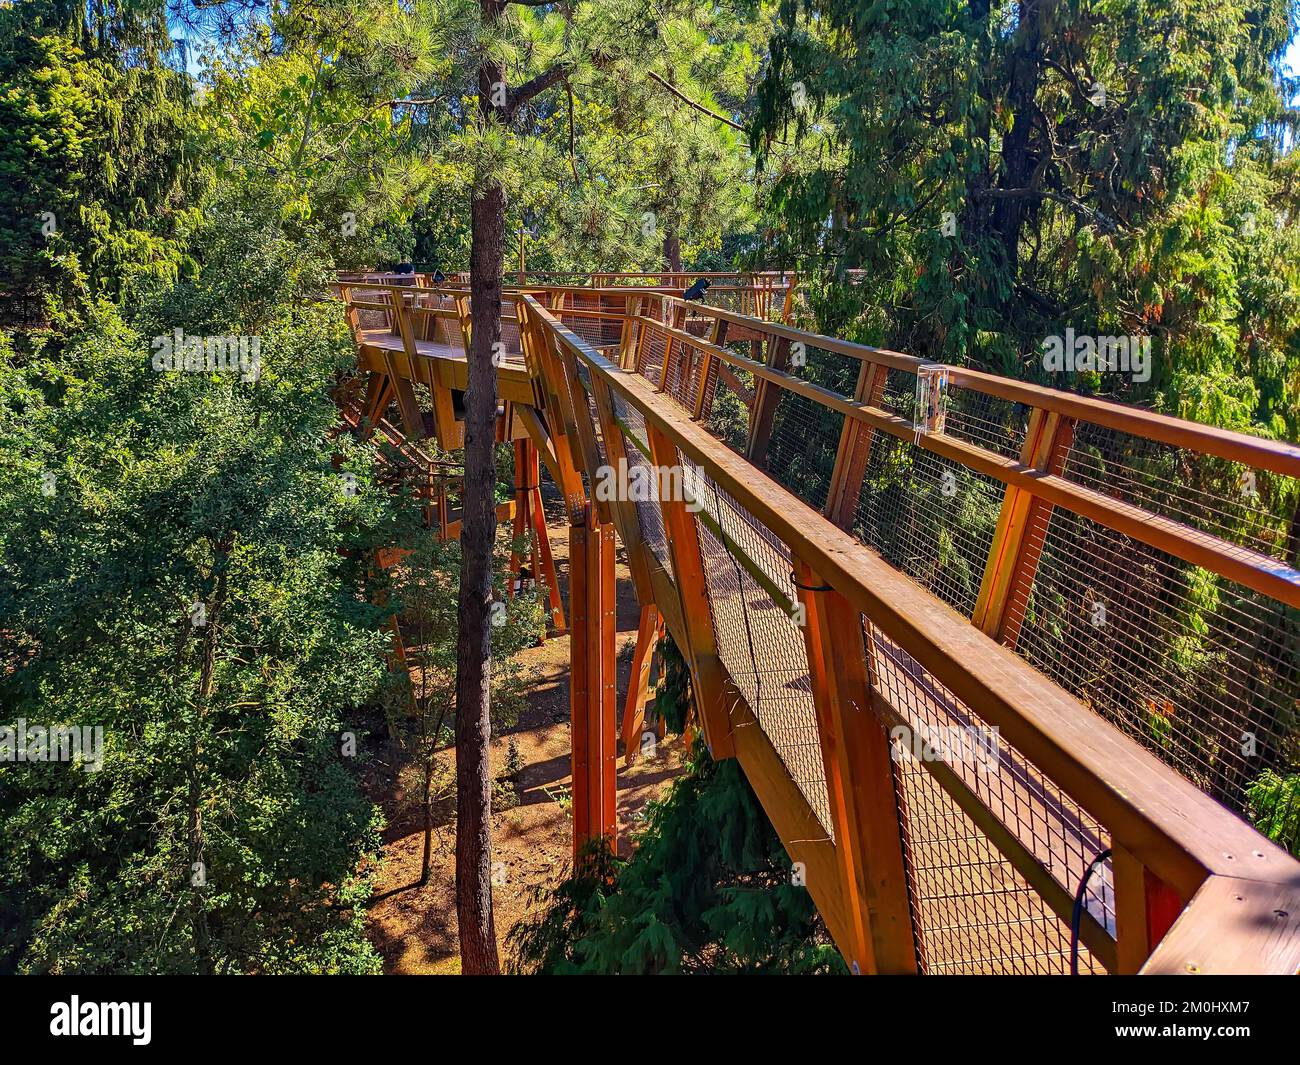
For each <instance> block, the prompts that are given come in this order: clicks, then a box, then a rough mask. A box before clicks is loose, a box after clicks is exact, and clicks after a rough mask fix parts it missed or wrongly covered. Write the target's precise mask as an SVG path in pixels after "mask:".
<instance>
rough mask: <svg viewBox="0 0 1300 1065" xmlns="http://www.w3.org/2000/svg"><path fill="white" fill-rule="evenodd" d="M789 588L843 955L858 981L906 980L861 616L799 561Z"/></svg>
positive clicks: (905, 904) (894, 846) (896, 866)
mask: <svg viewBox="0 0 1300 1065" xmlns="http://www.w3.org/2000/svg"><path fill="white" fill-rule="evenodd" d="M795 585H796V590H797V592H798V595H799V602H800V603H801V604H802V606H803V610H804V619H803V620H804V622H805V624H804V625H803V631H804V642H805V644H806V646H807V648H808V671H809V677H810V679H811V681H812V689H813V703H814V705H815V706H816V710H817V735H818V740H819V742H820V745H821V753H822V765H823V767H824V769H825V773H826V794H827V798H828V800H829V804H830V811H831V821H832V824H833V828H834V831H835V854H836V859H837V862H838V866H839V874H840V880H841V885H840V886H841V892H842V894H843V897H844V899H845V902H846V903H847V907H848V911H849V930H850V935H851V946H850V949H849V954H850V956H849V957H848V958H847V959H846V960H847V961H848V962H849V964H850V967H851V968H852V969H853V970H854V971H855V972H858V973H915V972H916V943H915V939H914V937H913V933H912V911H911V902H910V899H909V897H908V889H907V870H906V867H905V865H904V862H903V844H902V835H901V829H900V825H901V817H900V814H899V810H898V801H897V798H896V796H895V793H894V776H893V767H892V765H891V761H890V749H889V737H888V735H887V734H886V732H885V729H884V726H883V725H882V723H881V722H880V720H879V718H877V716H876V714H875V713H874V711H873V710H872V708H871V684H870V682H869V680H868V676H867V657H866V648H865V646H864V644H863V639H862V616H861V615H860V614H859V613H858V612H857V611H856V610H855V609H854V608H853V607H852V606H851V605H850V604H849V602H848V600H847V599H845V598H844V597H843V596H842V595H840V594H839V593H838V592H836V591H835V590H834V589H832V588H831V587H830V586H829V585H827V584H825V583H824V582H823V581H822V579H821V578H820V577H819V576H818V574H817V573H815V572H814V571H813V570H812V569H811V568H810V567H809V566H808V565H806V564H805V563H804V562H803V561H801V560H799V559H796V560H795Z"/></svg>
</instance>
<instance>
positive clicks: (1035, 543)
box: [971, 408, 1074, 647]
mask: <svg viewBox="0 0 1300 1065" xmlns="http://www.w3.org/2000/svg"><path fill="white" fill-rule="evenodd" d="M1073 439H1074V421H1073V419H1070V418H1067V417H1064V416H1062V415H1060V414H1057V413H1055V412H1053V411H1045V410H1042V409H1041V408H1035V409H1034V412H1033V413H1032V414H1031V415H1030V417H1029V427H1028V429H1027V430H1026V432H1025V442H1024V444H1023V445H1022V446H1021V451H1020V460H1021V461H1022V462H1023V463H1025V464H1026V465H1028V466H1032V467H1033V468H1034V469H1038V470H1043V471H1045V472H1048V473H1053V474H1056V473H1060V472H1061V468H1062V466H1063V465H1064V464H1065V456H1066V455H1067V453H1068V452H1069V450H1070V443H1071V441H1072V440H1073ZM1051 513H1052V504H1051V503H1049V502H1047V501H1046V500H1044V499H1040V498H1038V497H1037V496H1035V495H1033V494H1032V493H1031V492H1028V491H1026V490H1025V489H1023V488H1018V487H1016V486H1015V485H1007V489H1006V492H1005V493H1004V494H1003V496H1002V510H1001V512H1000V513H999V515H998V525H997V530H996V532H995V533H994V534H993V543H992V545H991V546H990V548H989V556H988V560H987V561H986V562H985V564H984V577H983V580H982V581H981V582H980V591H979V596H978V598H977V599H976V601H975V611H974V614H973V615H972V617H971V621H972V623H973V624H975V625H976V626H978V627H979V628H980V629H981V630H983V631H984V632H985V633H987V634H988V635H989V636H992V637H993V638H994V639H995V640H1000V641H1001V642H1002V643H1004V644H1006V645H1007V646H1008V647H1015V645H1016V640H1017V639H1018V638H1019V636H1020V626H1021V624H1022V623H1023V621H1024V618H1023V616H1022V615H1023V608H1024V603H1025V599H1026V598H1027V597H1028V594H1029V589H1030V587H1031V586H1032V585H1033V583H1034V574H1035V573H1037V571H1038V560H1039V557H1040V556H1041V555H1042V552H1043V538H1044V536H1045V530H1046V526H1047V519H1048V518H1049V517H1050V516H1051ZM1017 605H1018V609H1012V608H1013V607H1016V606H1017Z"/></svg>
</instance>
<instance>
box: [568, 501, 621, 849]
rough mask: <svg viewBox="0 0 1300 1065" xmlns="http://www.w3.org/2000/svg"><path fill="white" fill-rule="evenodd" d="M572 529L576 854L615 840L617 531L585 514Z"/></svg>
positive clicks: (571, 706)
mask: <svg viewBox="0 0 1300 1065" xmlns="http://www.w3.org/2000/svg"><path fill="white" fill-rule="evenodd" d="M583 518H584V520H583V522H582V524H576V525H571V526H570V527H569V545H570V547H569V612H570V615H571V616H572V619H573V631H572V634H571V637H570V645H569V646H570V655H571V659H572V665H571V671H570V678H569V713H570V722H571V731H572V752H573V753H572V763H573V854H574V858H575V860H577V859H578V858H579V857H580V855H581V854H582V852H583V851H584V849H585V848H586V847H587V846H588V845H590V844H592V843H594V842H595V841H597V840H600V839H604V840H606V841H607V842H608V844H609V845H610V846H611V847H613V846H614V845H615V837H616V834H617V829H618V826H617V821H616V798H617V790H616V789H617V774H618V764H617V749H616V746H615V743H616V739H617V732H616V728H617V722H616V719H615V713H616V707H615V695H616V689H615V683H616V677H615V672H614V669H615V653H614V652H615V648H614V631H615V621H614V610H615V594H614V592H615V584H614V582H615V574H614V530H613V528H612V527H611V526H609V525H602V524H600V523H598V522H597V521H596V520H595V514H594V510H593V508H592V507H591V506H590V504H588V506H587V507H586V508H585V511H584V515H583Z"/></svg>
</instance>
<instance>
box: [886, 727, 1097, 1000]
mask: <svg viewBox="0 0 1300 1065" xmlns="http://www.w3.org/2000/svg"><path fill="white" fill-rule="evenodd" d="M894 747H895V749H896V750H897V749H898V748H899V744H898V743H897V742H895V744H894ZM894 781H895V790H896V794H897V798H898V805H899V809H900V811H901V814H902V822H903V826H902V827H903V835H904V839H905V841H906V842H905V845H904V848H903V849H904V856H905V861H906V867H907V878H908V891H909V893H910V896H911V899H912V908H913V909H912V912H913V919H914V923H915V929H916V937H917V956H918V960H919V961H920V967H921V971H922V972H925V973H928V974H934V975H979V974H988V975H1051V974H1063V973H1068V972H1069V971H1070V929H1069V926H1068V924H1067V923H1066V922H1064V921H1062V920H1061V919H1060V918H1059V917H1058V916H1057V915H1056V914H1055V913H1053V912H1052V910H1051V909H1050V908H1049V907H1048V906H1047V904H1046V903H1045V902H1044V901H1043V900H1042V898H1041V897H1040V896H1039V895H1038V893H1037V892H1036V891H1035V890H1034V889H1033V888H1032V887H1031V886H1030V885H1029V883H1028V881H1026V880H1025V879H1024V877H1023V876H1021V874H1020V873H1019V872H1018V871H1017V870H1016V868H1015V867H1014V866H1013V865H1012V864H1011V862H1009V861H1008V860H1007V859H1006V858H1005V857H1004V856H1003V855H1002V854H1001V853H1000V852H999V851H998V850H997V848H996V847H995V846H994V845H993V843H992V842H991V841H990V840H989V838H988V836H986V835H985V834H984V833H983V832H982V831H981V830H980V828H979V826H977V825H976V824H975V823H974V822H973V821H972V820H971V819H970V818H969V817H967V815H966V814H965V813H964V812H963V811H962V809H961V807H959V806H958V805H957V803H956V802H955V801H954V800H953V798H952V797H951V796H950V795H949V794H948V793H947V792H945V791H944V790H943V788H941V787H940V786H939V784H938V782H937V781H936V780H935V778H934V777H933V776H932V775H931V774H930V772H929V771H928V770H926V769H925V767H924V766H923V765H922V764H921V763H920V762H917V761H914V760H908V759H907V758H906V757H905V756H904V755H903V754H902V753H901V751H899V754H898V760H897V761H895V762H894ZM1104 971H1105V970H1104V969H1103V968H1102V966H1101V965H1100V964H1099V963H1098V962H1097V961H1096V959H1095V958H1094V957H1093V956H1092V954H1091V953H1090V952H1089V951H1088V950H1087V948H1086V947H1084V946H1082V945H1080V947H1079V972H1081V973H1102V972H1104Z"/></svg>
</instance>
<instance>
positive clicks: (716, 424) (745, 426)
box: [703, 359, 754, 453]
mask: <svg viewBox="0 0 1300 1065" xmlns="http://www.w3.org/2000/svg"><path fill="white" fill-rule="evenodd" d="M727 369H728V374H730V377H731V378H732V379H734V380H735V381H736V382H737V384H738V385H739V386H740V388H742V389H744V391H745V394H744V395H742V394H741V393H739V392H737V391H736V388H735V387H734V386H733V385H732V384H730V383H729V381H728V376H727V374H724V373H723V372H722V367H721V365H720V362H719V360H716V359H715V360H714V362H713V367H712V370H711V373H712V375H713V379H714V384H713V388H712V390H711V391H709V392H708V393H707V394H708V397H709V398H708V402H707V406H706V407H705V410H704V411H703V422H704V427H705V429H707V430H708V431H709V433H710V434H711V435H712V436H714V437H716V438H717V439H719V440H721V441H722V442H723V443H724V444H726V445H727V446H728V447H729V448H731V449H732V450H733V451H736V452H741V453H743V452H744V450H745V442H746V440H748V438H749V421H750V414H751V410H752V406H753V402H754V381H753V375H752V374H750V373H749V371H747V370H739V369H736V368H735V367H728V368H727Z"/></svg>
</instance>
